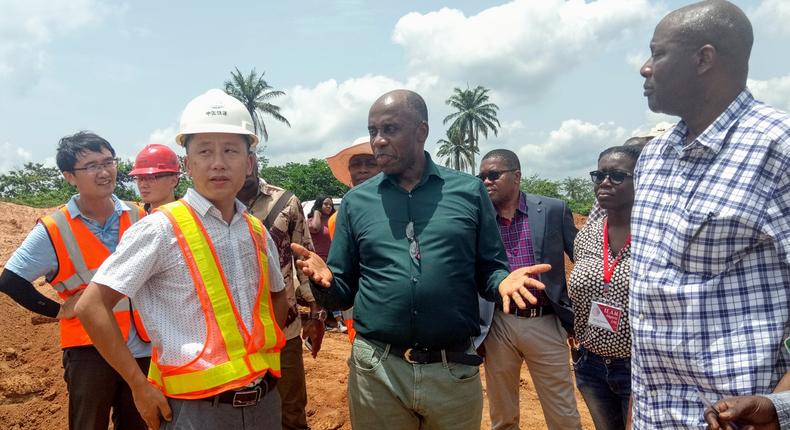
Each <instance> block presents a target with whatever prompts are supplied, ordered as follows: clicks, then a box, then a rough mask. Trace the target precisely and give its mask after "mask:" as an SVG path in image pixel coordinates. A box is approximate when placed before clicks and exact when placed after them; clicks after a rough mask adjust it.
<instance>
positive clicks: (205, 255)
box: [168, 202, 247, 388]
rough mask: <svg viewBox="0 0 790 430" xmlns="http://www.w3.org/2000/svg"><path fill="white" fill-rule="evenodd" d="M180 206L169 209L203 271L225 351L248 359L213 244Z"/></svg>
mask: <svg viewBox="0 0 790 430" xmlns="http://www.w3.org/2000/svg"><path fill="white" fill-rule="evenodd" d="M176 203H179V204H178V205H173V206H172V207H168V210H169V211H170V213H171V214H172V215H173V218H174V219H175V220H176V222H177V223H178V226H179V227H180V228H181V232H182V234H183V235H184V239H185V240H186V242H187V245H188V246H189V250H190V251H191V253H192V257H193V259H194V261H195V265H196V266H197V269H198V271H199V272H200V277H201V279H202V281H203V285H204V286H205V288H206V294H207V295H208V297H209V302H211V307H212V309H213V312H214V318H215V320H216V322H217V326H218V327H219V330H220V332H221V333H222V339H223V340H224V341H225V350H226V351H227V354H228V357H229V358H230V359H231V360H233V359H236V358H240V357H244V356H245V355H246V354H247V351H246V348H245V347H244V339H243V338H242V336H241V333H240V331H239V327H238V325H237V324H236V315H235V313H234V312H233V305H232V304H231V299H230V297H228V291H227V290H226V289H225V283H224V282H223V279H222V274H221V273H220V271H219V267H218V262H217V261H216V260H215V258H214V254H213V253H212V252H211V245H210V244H209V242H208V240H207V238H206V237H205V235H204V234H203V228H202V226H198V224H197V223H198V220H197V219H195V217H194V216H192V213H191V211H190V210H189V209H188V208H187V207H186V206H185V205H184V204H182V203H180V202H176ZM168 206H169V205H168ZM204 388H205V387H204Z"/></svg>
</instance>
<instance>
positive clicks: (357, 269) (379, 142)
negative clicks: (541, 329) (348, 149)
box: [292, 90, 550, 430]
mask: <svg viewBox="0 0 790 430" xmlns="http://www.w3.org/2000/svg"><path fill="white" fill-rule="evenodd" d="M368 131H369V134H370V140H371V147H372V149H373V154H374V156H375V157H376V162H377V163H378V165H379V166H380V167H381V169H382V172H383V174H380V175H378V176H375V177H373V178H371V179H369V180H367V181H366V182H365V183H363V184H361V185H359V186H357V187H355V188H354V189H352V190H350V191H349V192H348V193H347V194H346V195H345V196H344V198H343V203H342V205H341V207H340V212H339V214H338V216H337V224H336V228H335V237H334V239H333V241H332V247H331V249H330V252H329V258H328V260H327V263H326V264H324V263H323V261H322V260H321V259H320V258H319V257H318V256H317V255H315V254H314V253H312V252H309V251H307V250H306V249H304V248H303V247H300V246H298V245H292V247H293V249H294V251H295V253H296V255H298V256H300V257H301V258H302V261H299V262H297V265H298V266H299V267H300V268H301V269H302V270H303V271H304V272H305V274H307V275H308V276H309V277H310V278H311V281H312V282H313V285H312V287H313V294H314V296H315V298H316V300H317V301H318V302H319V303H321V304H322V305H323V306H324V307H327V308H334V309H347V308H349V307H351V306H352V305H353V306H354V326H355V327H356V328H357V337H356V339H355V341H354V345H353V348H352V353H351V355H352V356H351V359H350V360H349V367H350V374H349V387H348V395H349V408H350V412H351V424H352V427H354V428H364V429H367V428H377V429H447V428H452V429H461V430H463V429H475V430H477V429H479V428H480V421H481V418H482V408H483V395H482V386H481V383H480V373H479V365H480V363H481V362H482V359H481V358H480V357H479V356H478V355H477V354H476V353H475V350H474V347H473V346H472V343H471V339H472V338H473V337H474V336H476V335H477V334H479V333H480V327H479V314H478V302H477V297H478V294H479V295H482V296H483V297H485V298H487V299H488V300H492V301H493V300H495V299H499V297H501V301H502V304H503V306H504V307H505V309H508V308H509V306H510V305H511V301H512V302H513V303H515V305H517V306H519V307H521V308H523V307H525V300H528V301H530V302H532V303H534V302H535V297H533V296H532V295H531V294H530V293H529V291H528V290H527V289H526V286H534V287H536V288H543V285H542V284H541V283H540V282H538V281H537V280H535V279H532V278H530V276H529V275H531V274H536V273H539V272H545V271H547V270H548V269H549V268H550V266H548V265H538V266H531V267H525V268H522V269H520V270H518V271H515V272H513V273H510V274H508V272H509V271H508V264H507V256H506V254H505V250H504V247H503V245H502V241H501V239H500V236H499V230H498V229H497V224H496V220H495V216H496V212H495V211H494V208H493V206H492V204H491V201H490V200H489V198H488V195H487V194H486V190H485V188H484V187H483V184H482V182H480V181H479V180H478V179H476V178H474V177H472V176H469V175H466V174H463V173H460V172H457V171H455V170H450V169H447V168H444V167H440V166H437V165H436V164H434V163H433V161H432V160H431V157H430V156H429V155H428V153H427V152H425V151H424V147H425V141H426V139H427V137H428V111H427V108H426V106H425V102H424V101H423V99H422V97H420V96H419V95H418V94H417V93H414V92H412V91H407V90H396V91H392V92H389V93H386V94H384V95H383V96H381V97H379V99H378V100H376V102H375V103H374V104H373V106H372V107H371V108H370V112H369V115H368Z"/></svg>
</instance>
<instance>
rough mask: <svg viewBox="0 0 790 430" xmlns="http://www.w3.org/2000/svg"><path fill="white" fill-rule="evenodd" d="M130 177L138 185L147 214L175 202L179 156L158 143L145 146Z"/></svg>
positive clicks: (135, 160) (135, 161)
mask: <svg viewBox="0 0 790 430" xmlns="http://www.w3.org/2000/svg"><path fill="white" fill-rule="evenodd" d="M129 175H130V176H132V177H133V178H134V180H135V182H136V183H137V189H138V190H139V191H140V197H141V199H142V201H143V203H144V204H145V205H144V206H143V207H144V209H145V211H146V212H151V210H152V209H156V208H157V207H159V206H161V205H163V204H166V203H170V202H172V201H175V199H176V195H175V189H176V187H177V186H178V181H179V177H180V165H179V162H178V156H177V155H176V153H175V152H173V150H172V149H170V148H168V147H167V146H165V145H160V144H158V143H151V144H148V145H146V146H145V148H143V149H142V150H141V151H140V152H139V153H138V154H137V158H135V159H134V168H133V169H132V171H131V172H129Z"/></svg>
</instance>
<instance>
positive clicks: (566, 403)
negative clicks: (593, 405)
mask: <svg viewBox="0 0 790 430" xmlns="http://www.w3.org/2000/svg"><path fill="white" fill-rule="evenodd" d="M485 349H486V358H485V366H486V390H487V392H488V405H489V412H490V415H491V429H492V430H518V428H519V426H518V421H519V379H520V374H521V364H522V362H526V363H527V367H528V368H529V373H530V375H531V376H532V382H533V383H534V384H535V390H536V391H537V394H538V398H539V399H540V405H541V407H542V408H543V416H544V418H545V419H546V427H547V428H548V429H549V430H570V429H581V418H580V417H579V411H578V410H577V409H576V397H575V396H574V391H573V378H572V377H571V371H570V363H569V357H568V351H569V348H568V344H567V333H566V331H565V329H564V328H562V325H561V324H560V321H559V318H557V316H556V315H553V314H550V315H545V316H542V317H536V318H519V317H516V316H515V315H507V314H505V313H503V312H502V311H501V310H498V309H497V310H496V311H495V312H494V320H493V322H492V323H491V331H490V333H489V334H488V336H487V337H486V340H485Z"/></svg>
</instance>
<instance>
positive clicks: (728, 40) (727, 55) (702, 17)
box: [659, 0, 754, 83]
mask: <svg viewBox="0 0 790 430" xmlns="http://www.w3.org/2000/svg"><path fill="white" fill-rule="evenodd" d="M659 26H666V27H669V28H671V29H672V30H673V34H674V35H675V37H676V38H677V40H676V41H677V42H679V43H681V44H683V45H685V46H687V47H688V48H689V49H691V50H697V49H700V48H701V47H703V46H705V45H711V46H713V47H714V48H716V55H717V57H719V58H720V59H721V60H722V61H721V62H719V64H720V65H721V66H722V67H724V68H726V69H728V70H730V71H731V72H732V73H733V74H734V77H736V78H737V79H739V80H742V81H743V82H744V83H745V82H746V76H747V75H748V72H749V56H750V54H751V51H752V43H753V42H754V35H753V33H752V24H751V23H750V22H749V18H747V17H746V14H744V13H743V11H742V10H741V9H740V8H739V7H738V6H735V5H734V4H732V3H730V2H728V1H726V0H706V1H701V2H699V3H693V4H690V5H688V6H684V7H682V8H680V9H677V10H675V11H673V12H671V13H670V14H669V15H667V16H666V17H664V19H662V20H661V22H660V23H659Z"/></svg>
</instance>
